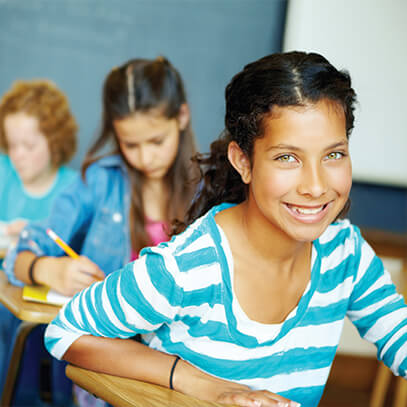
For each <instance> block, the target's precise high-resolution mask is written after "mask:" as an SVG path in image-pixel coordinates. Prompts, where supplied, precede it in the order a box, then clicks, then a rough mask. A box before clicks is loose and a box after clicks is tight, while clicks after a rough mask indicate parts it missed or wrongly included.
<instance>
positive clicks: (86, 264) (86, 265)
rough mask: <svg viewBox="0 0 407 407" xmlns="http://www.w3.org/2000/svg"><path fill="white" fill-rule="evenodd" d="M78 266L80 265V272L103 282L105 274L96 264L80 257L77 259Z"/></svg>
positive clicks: (84, 257)
mask: <svg viewBox="0 0 407 407" xmlns="http://www.w3.org/2000/svg"><path fill="white" fill-rule="evenodd" d="M78 261H79V264H80V265H81V271H82V272H84V273H87V274H89V275H91V276H93V277H94V278H95V279H96V280H103V279H104V278H105V274H104V273H103V271H102V270H101V269H100V268H99V266H98V265H97V264H95V263H94V262H93V261H92V260H90V259H89V258H88V257H86V256H80V258H79V259H78Z"/></svg>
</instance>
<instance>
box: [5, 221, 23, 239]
mask: <svg viewBox="0 0 407 407" xmlns="http://www.w3.org/2000/svg"><path fill="white" fill-rule="evenodd" d="M26 224H27V221H26V220H23V219H18V220H15V221H13V222H10V223H9V224H7V226H6V228H5V230H6V234H7V235H9V236H11V237H15V236H18V235H19V234H20V232H21V231H22V230H23V229H24V227H25V225H26Z"/></svg>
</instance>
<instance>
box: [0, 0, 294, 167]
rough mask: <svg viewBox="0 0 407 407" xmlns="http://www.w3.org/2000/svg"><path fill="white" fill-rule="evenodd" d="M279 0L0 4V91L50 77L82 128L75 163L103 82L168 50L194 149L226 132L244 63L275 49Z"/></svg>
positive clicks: (281, 11) (93, 122)
mask: <svg viewBox="0 0 407 407" xmlns="http://www.w3.org/2000/svg"><path fill="white" fill-rule="evenodd" d="M286 5H287V1H286V0H221V1H219V0H116V1H101V0H64V1H54V0H35V1H33V0H18V1H15V0H0V30H1V35H0V55H1V60H2V63H1V64H0V93H1V94H2V93H3V92H4V91H5V90H7V89H8V88H9V86H10V84H11V83H12V81H13V80H15V79H17V78H37V77H47V78H50V79H52V80H54V81H55V82H56V83H57V84H58V85H59V86H60V87H61V88H62V89H63V90H64V91H65V92H66V93H67V94H68V97H69V100H70V102H71V104H72V108H73V111H74V114H75V116H76V117H77V119H78V122H79V127H80V132H79V135H80V143H79V151H78V154H77V156H76V157H75V158H74V160H73V161H72V166H73V167H76V168H78V167H79V165H80V162H81V160H82V158H83V156H84V154H85V151H86V149H87V148H88V146H89V143H90V141H91V139H92V137H93V136H94V134H95V132H96V131H97V127H98V120H99V115H100V104H101V86H102V81H103V79H104V77H105V76H106V74H107V73H108V72H109V70H110V69H111V68H112V67H113V66H115V65H119V64H121V63H124V62H125V61H126V60H128V59H130V58H133V57H148V58H155V57H156V56H158V55H165V56H167V57H168V58H169V59H170V60H171V61H172V62H173V63H174V65H175V66H176V67H178V69H179V70H180V72H181V74H182V75H183V77H184V80H185V83H186V88H187V93H188V96H189V100H190V105H191V110H192V117H193V119H192V124H193V127H194V129H195V131H196V134H197V137H198V143H199V148H200V150H201V151H208V147H209V144H210V142H211V141H212V140H214V139H215V138H216V137H217V136H218V135H219V133H220V131H221V130H222V128H223V116H224V102H223V100H224V96H223V95H224V88H225V86H226V84H227V83H228V81H229V80H230V79H231V77H232V75H233V74H235V73H237V72H238V71H239V70H240V69H241V68H242V67H243V65H244V64H246V63H248V62H250V61H252V60H255V59H257V58H259V57H261V56H263V55H266V54H269V53H271V52H275V51H279V50H280V49H281V44H282V35H283V29H284V22H285V12H286Z"/></svg>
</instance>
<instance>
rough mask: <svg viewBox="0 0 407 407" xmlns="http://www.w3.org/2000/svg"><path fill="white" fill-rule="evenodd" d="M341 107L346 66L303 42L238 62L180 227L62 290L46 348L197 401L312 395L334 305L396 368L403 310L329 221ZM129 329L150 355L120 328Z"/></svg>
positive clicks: (344, 195) (290, 400)
mask: <svg viewBox="0 0 407 407" xmlns="http://www.w3.org/2000/svg"><path fill="white" fill-rule="evenodd" d="M354 103H355V92H354V90H353V89H352V88H351V82H350V78H349V75H348V74H346V73H344V72H341V71H338V70H337V69H335V68H334V67H333V66H332V65H331V64H330V63H329V62H328V61H327V60H326V59H325V58H323V57H322V56H320V55H318V54H314V53H310V54H306V53H303V52H291V53H285V54H274V55H270V56H267V57H264V58H262V59H260V60H258V61H255V62H253V63H251V64H249V65H247V66H246V67H245V68H244V69H243V70H242V71H241V72H240V73H238V74H237V75H236V76H235V77H234V78H233V79H232V81H231V82H230V84H229V85H228V86H227V88H226V118H225V124H226V130H225V132H224V133H223V135H222V137H221V138H220V139H219V140H217V141H215V142H214V143H213V144H212V146H211V152H210V154H209V155H207V156H200V157H198V162H199V163H200V164H201V170H202V175H203V181H202V183H201V189H200V193H199V195H198V196H197V197H196V199H195V200H194V202H193V204H192V206H191V208H190V211H189V214H188V218H187V222H186V223H187V224H188V227H187V228H186V229H185V230H184V231H183V232H182V233H180V234H178V235H176V236H174V237H173V238H172V240H171V241H170V242H168V243H163V244H160V245H158V246H157V247H151V248H146V249H144V250H142V252H141V255H140V258H139V259H138V260H136V261H135V262H133V263H130V264H128V265H127V266H125V267H124V268H123V269H121V270H119V271H117V272H115V273H113V274H111V275H110V276H109V277H108V278H107V279H106V281H105V282H103V283H97V284H95V285H94V286H92V287H91V288H89V289H87V290H85V291H83V292H82V293H80V294H78V295H77V296H76V297H75V298H74V299H73V300H72V301H71V302H70V303H68V304H67V306H66V307H65V308H64V309H63V310H62V311H61V312H60V314H59V315H58V316H57V318H56V319H55V320H54V321H53V322H52V323H51V324H50V325H49V326H48V328H47V331H46V346H47V348H48V349H49V351H50V352H51V353H52V354H53V355H54V356H56V357H57V358H63V359H65V360H67V361H69V362H72V363H74V364H76V365H79V366H83V367H85V368H88V369H92V370H96V371H100V372H106V373H110V374H115V375H118V376H124V377H130V378H137V379H141V380H145V381H151V382H153V383H158V384H161V385H164V386H169V387H170V388H174V389H176V390H178V391H181V392H184V393H186V394H190V395H193V396H195V397H198V398H203V399H206V400H216V401H221V402H224V403H234V404H238V405H241V406H253V407H254V406H256V407H258V406H298V405H299V404H301V405H302V406H303V407H315V406H316V405H317V404H318V402H319V400H320V397H321V395H322V392H323V389H324V385H325V383H326V380H327V378H328V374H329V370H330V367H331V365H332V361H333V359H334V356H335V352H336V348H337V345H338V342H339V338H340V335H341V330H342V326H343V322H344V318H345V317H346V316H348V317H349V318H350V319H351V320H352V322H353V323H354V324H355V325H356V327H357V328H358V330H359V332H360V334H361V335H362V336H363V337H364V338H365V339H367V340H369V341H371V342H373V343H375V344H376V346H377V348H378V356H379V358H380V359H382V360H383V361H384V362H385V363H386V364H387V365H388V366H389V367H391V369H392V370H393V372H394V373H395V374H399V375H402V376H404V377H406V375H407V307H406V305H405V303H404V300H403V298H402V297H401V296H400V295H399V294H397V292H396V290H395V287H394V285H393V284H392V282H391V280H390V277H389V275H388V273H387V272H386V271H385V270H384V268H383V264H382V262H381V261H380V259H379V258H378V257H376V256H375V254H374V253H373V251H372V249H371V248H370V247H369V245H368V244H367V243H366V242H365V241H364V239H363V238H362V236H361V234H360V231H359V229H358V228H357V227H355V226H353V225H351V224H350V223H349V221H347V220H340V219H339V218H340V217H341V216H342V215H343V214H344V211H345V210H346V207H347V206H348V195H349V191H350V188H351V182H352V181H351V175H352V172H351V161H350V157H349V151H348V142H349V135H350V132H351V130H352V128H353V121H354V116H353V107H354ZM95 304H97V305H95ZM79 316H80V317H79ZM136 333H141V334H142V339H143V341H144V343H145V344H147V345H148V346H149V347H150V348H151V349H155V350H159V351H161V352H162V353H161V354H160V355H161V356H156V359H155V363H152V362H151V360H152V358H153V355H157V353H154V351H153V350H151V352H148V351H147V350H146V349H145V348H143V345H142V344H138V343H135V342H134V341H128V340H126V339H125V338H129V337H131V336H133V335H135V334H136ZM119 338H120V339H119ZM171 355H176V357H174V356H171ZM179 358H181V359H179ZM147 360H148V361H149V364H148V367H147Z"/></svg>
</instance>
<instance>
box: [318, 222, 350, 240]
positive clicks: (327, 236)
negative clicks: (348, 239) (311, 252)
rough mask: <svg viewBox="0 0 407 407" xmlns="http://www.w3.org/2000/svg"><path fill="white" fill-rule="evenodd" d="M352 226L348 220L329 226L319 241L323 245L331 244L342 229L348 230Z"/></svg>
mask: <svg viewBox="0 0 407 407" xmlns="http://www.w3.org/2000/svg"><path fill="white" fill-rule="evenodd" d="M350 226H351V225H350V222H349V221H348V220H347V219H345V220H343V221H339V223H338V224H336V225H329V227H328V228H326V229H325V231H324V233H322V235H321V236H320V237H319V238H318V241H319V242H320V243H321V244H326V243H328V242H331V241H332V240H334V239H335V237H336V236H337V234H338V233H339V232H340V231H341V230H342V229H347V228H349V227H350ZM352 232H353V230H352Z"/></svg>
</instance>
